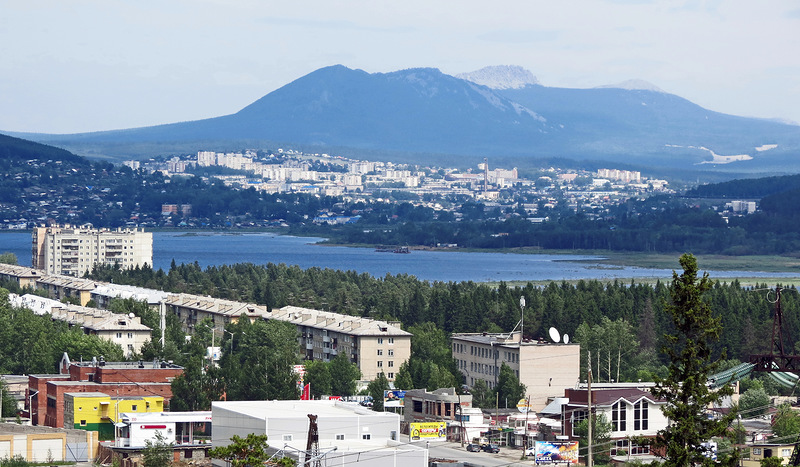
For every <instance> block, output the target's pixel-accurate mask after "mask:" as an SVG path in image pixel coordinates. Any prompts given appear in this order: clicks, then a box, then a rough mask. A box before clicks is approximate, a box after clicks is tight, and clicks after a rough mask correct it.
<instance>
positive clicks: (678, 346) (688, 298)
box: [651, 254, 736, 467]
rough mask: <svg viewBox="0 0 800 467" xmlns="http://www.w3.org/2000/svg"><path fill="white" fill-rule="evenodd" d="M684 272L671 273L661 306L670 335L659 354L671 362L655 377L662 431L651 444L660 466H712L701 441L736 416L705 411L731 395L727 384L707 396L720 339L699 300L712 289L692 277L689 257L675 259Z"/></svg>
mask: <svg viewBox="0 0 800 467" xmlns="http://www.w3.org/2000/svg"><path fill="white" fill-rule="evenodd" d="M680 264H681V267H683V273H682V274H680V275H678V273H677V272H674V271H673V273H672V287H671V289H670V296H671V299H672V300H671V303H669V304H667V305H666V306H665V307H664V308H665V311H666V312H667V314H669V315H670V317H671V318H672V323H673V325H674V331H673V333H672V334H667V335H666V336H665V340H666V345H665V346H664V347H663V349H662V350H663V352H664V353H666V354H667V355H668V356H669V358H670V361H671V364H670V366H669V374H668V376H667V377H666V378H663V379H662V378H656V386H655V387H654V388H653V389H652V390H651V392H652V394H653V396H655V397H657V398H660V399H663V400H665V401H666V402H667V404H666V405H665V406H664V407H663V409H662V410H663V412H664V415H665V416H666V417H667V418H668V419H669V421H670V424H669V426H668V427H667V428H665V429H664V430H662V431H660V432H659V433H658V436H657V438H656V440H655V446H656V447H658V448H661V449H663V452H664V457H665V461H664V464H663V465H664V466H667V467H669V466H690V465H714V461H712V459H711V458H710V457H706V456H705V453H704V449H703V447H702V443H704V442H707V441H709V440H710V439H711V438H712V437H715V436H722V435H724V434H725V432H726V430H727V428H728V427H729V426H730V424H731V421H732V420H733V418H734V417H735V415H736V414H735V413H734V412H731V413H730V414H728V415H726V416H724V417H722V418H721V419H714V418H710V417H709V416H708V415H707V414H706V410H707V408H708V407H709V405H710V404H714V403H718V402H720V401H721V400H722V398H724V397H725V396H728V395H730V394H732V392H733V390H732V389H731V388H730V387H729V386H725V387H723V388H720V389H719V390H717V391H714V392H712V391H711V390H710V389H709V387H708V377H709V376H710V375H711V374H713V372H714V371H715V370H716V369H717V367H718V365H719V362H720V358H717V359H714V358H712V346H711V344H712V341H715V340H717V339H719V336H720V332H721V330H722V323H721V320H720V319H719V318H718V317H715V316H714V315H713V313H712V310H711V308H710V307H709V306H708V304H707V303H706V302H704V301H703V298H702V297H703V293H704V292H706V291H707V290H709V289H711V287H712V283H711V280H710V279H709V278H708V273H705V274H703V276H702V278H700V279H698V277H697V272H698V268H697V260H696V259H695V257H694V256H693V255H691V254H684V255H682V256H681V257H680Z"/></svg>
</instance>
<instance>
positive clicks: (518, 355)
mask: <svg viewBox="0 0 800 467" xmlns="http://www.w3.org/2000/svg"><path fill="white" fill-rule="evenodd" d="M451 343H452V350H453V358H454V359H456V362H457V364H458V367H459V369H460V370H461V373H462V374H463V375H464V377H465V378H466V383H467V385H468V386H473V385H474V384H475V381H477V380H479V379H482V380H484V381H485V382H486V384H487V385H488V386H489V389H493V388H494V387H495V386H496V385H497V378H498V377H499V376H500V367H501V366H502V365H503V364H504V363H505V364H506V365H508V366H509V367H510V368H511V369H512V370H513V371H514V373H515V374H516V375H517V378H519V380H520V382H521V383H522V384H524V385H525V387H526V388H527V393H528V395H529V397H530V405H531V407H532V409H533V410H540V409H542V408H544V407H545V405H547V399H548V397H554V396H559V395H561V394H562V393H563V390H564V388H567V387H574V386H575V384H577V382H578V378H579V375H580V368H579V367H580V345H578V344H556V343H545V342H543V341H531V340H525V341H524V342H522V341H521V334H520V333H519V332H514V333H502V334H491V333H474V334H453V335H452V337H451ZM512 403H513V404H514V406H516V404H517V401H509V404H512Z"/></svg>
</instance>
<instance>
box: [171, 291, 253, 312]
mask: <svg viewBox="0 0 800 467" xmlns="http://www.w3.org/2000/svg"><path fill="white" fill-rule="evenodd" d="M166 304H167V305H171V306H176V307H181V308H189V309H193V310H199V311H204V312H206V313H213V314H217V315H224V316H233V317H239V316H241V315H242V314H243V313H244V314H245V315H247V316H264V315H266V314H267V307H265V306H262V305H256V304H254V303H243V302H235V301H233V300H224V299H221V298H212V297H206V296H203V295H192V294H183V293H181V294H169V295H168V296H167V299H166Z"/></svg>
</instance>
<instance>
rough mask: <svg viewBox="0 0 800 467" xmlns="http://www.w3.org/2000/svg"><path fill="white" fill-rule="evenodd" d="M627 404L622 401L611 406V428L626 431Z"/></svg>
mask: <svg viewBox="0 0 800 467" xmlns="http://www.w3.org/2000/svg"><path fill="white" fill-rule="evenodd" d="M626 405H627V404H625V403H624V402H622V401H619V402H617V403H616V404H614V405H612V406H611V429H612V430H613V431H625V430H626V429H627V426H626V423H625V419H626V417H627V410H626V409H627V407H626Z"/></svg>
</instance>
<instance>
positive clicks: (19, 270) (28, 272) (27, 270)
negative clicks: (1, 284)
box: [0, 264, 45, 278]
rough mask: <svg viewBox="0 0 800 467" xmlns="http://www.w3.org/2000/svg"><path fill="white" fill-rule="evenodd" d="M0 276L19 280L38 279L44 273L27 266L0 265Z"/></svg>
mask: <svg viewBox="0 0 800 467" xmlns="http://www.w3.org/2000/svg"><path fill="white" fill-rule="evenodd" d="M0 274H5V275H9V276H15V277H20V278H38V277H42V276H43V275H44V274H45V273H44V271H41V270H39V269H34V268H31V267H28V266H17V265H15V264H0Z"/></svg>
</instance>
